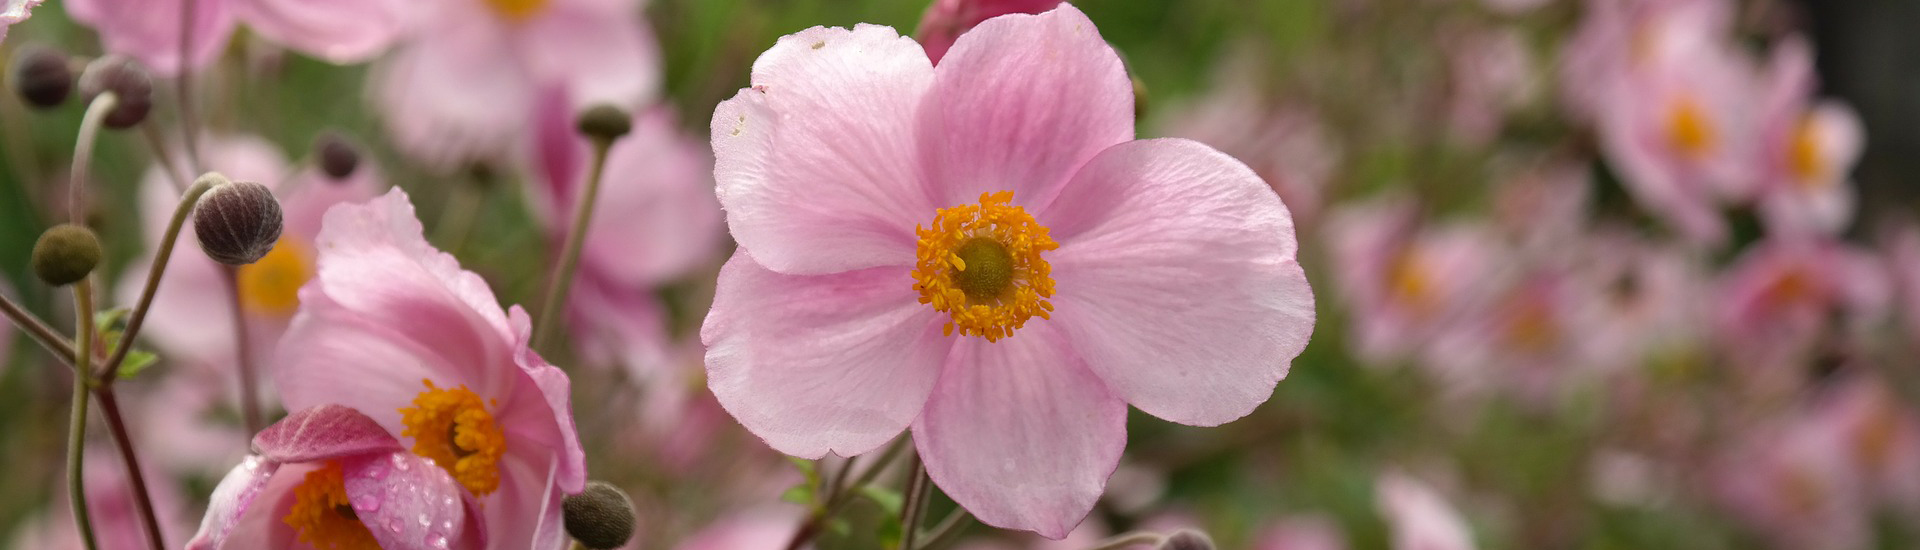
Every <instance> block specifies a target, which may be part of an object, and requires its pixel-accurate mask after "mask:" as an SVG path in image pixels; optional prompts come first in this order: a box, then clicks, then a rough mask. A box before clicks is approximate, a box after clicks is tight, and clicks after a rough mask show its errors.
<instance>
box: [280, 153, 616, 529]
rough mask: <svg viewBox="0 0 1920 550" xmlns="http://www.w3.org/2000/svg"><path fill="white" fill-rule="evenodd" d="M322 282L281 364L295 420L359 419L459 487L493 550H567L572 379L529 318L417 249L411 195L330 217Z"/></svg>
mask: <svg viewBox="0 0 1920 550" xmlns="http://www.w3.org/2000/svg"><path fill="white" fill-rule="evenodd" d="M317 246H318V248H319V250H320V255H319V258H318V260H317V261H316V262H315V264H316V267H317V269H316V272H315V275H314V278H313V280H312V281H309V282H308V283H307V286H306V287H305V288H302V289H301V290H300V303H301V305H300V308H301V309H300V313H299V314H297V315H295V317H294V319H293V323H292V325H291V327H290V328H288V329H287V334H286V336H285V337H284V338H282V339H281V343H280V349H279V352H278V354H277V355H276V359H275V361H274V363H273V366H274V370H273V380H274V385H275V386H277V387H278V388H279V389H280V395H281V399H282V400H283V401H284V402H285V403H286V405H287V407H288V408H289V409H296V410H297V409H302V408H306V407H313V406H317V405H321V404H327V403H338V404H341V405H346V406H349V407H352V408H354V409H357V410H360V411H362V412H364V413H366V414H367V416H369V417H372V418H373V420H374V421H376V422H378V423H379V424H380V426H382V427H384V428H386V430H387V431H388V432H389V433H390V434H392V435H394V436H395V437H396V438H398V439H400V440H402V441H410V442H411V445H409V446H408V448H410V449H412V450H413V452H414V453H416V454H419V455H421V456H424V457H427V458H429V459H432V461H433V462H434V463H436V464H438V465H439V466H440V468H442V469H445V470H447V471H448V472H450V473H452V474H453V479H454V480H455V481H456V482H458V483H459V484H460V485H461V486H462V487H464V488H466V490H467V491H469V492H471V493H472V494H473V495H475V496H476V497H478V500H479V502H480V506H481V507H482V509H484V510H485V511H486V518H487V526H488V540H489V541H490V543H491V544H492V547H493V548H501V549H508V548H511V549H514V550H524V549H527V548H535V549H540V550H548V549H557V548H563V547H564V546H565V545H566V534H565V533H564V532H563V530H562V529H561V528H560V501H561V499H562V498H563V497H564V496H565V495H567V494H572V493H577V492H579V491H580V490H581V488H582V487H583V486H584V485H585V484H586V464H585V457H584V455H583V454H582V451H581V449H580V441H579V437H578V436H577V435H576V433H575V430H574V425H573V413H572V408H571V407H572V406H571V403H570V401H569V395H568V387H569V383H568V380H567V376H566V374H565V373H562V372H561V371H560V369H558V368H555V367H554V366H553V365H551V364H548V363H547V362H546V360H544V359H541V358H540V356H539V355H537V354H535V353H534V352H533V350H531V349H530V348H528V345H527V339H528V338H529V336H530V335H529V333H530V331H531V325H530V323H529V321H528V318H527V315H526V312H525V311H522V310H521V309H520V308H519V306H515V307H514V308H513V309H512V310H510V311H503V310H502V309H501V308H500V305H499V302H498V301H496V299H495V298H494V296H493V291H492V290H491V289H489V288H488V287H487V284H486V282H485V281H483V280H481V279H480V277H479V276H478V275H475V274H473V273H471V272H468V271H465V270H462V269H461V268H460V265H459V263H458V262H457V261H455V260H454V258H453V256H451V255H448V254H446V253H444V252H441V251H439V250H435V249H434V248H433V246H432V245H429V244H427V241H426V239H425V238H424V237H422V235H421V227H420V221H419V220H418V219H416V218H415V217H414V212H413V205H412V204H411V203H410V202H408V199H407V195H406V193H405V192H402V191H400V190H399V189H394V190H392V191H389V192H388V193H387V194H386V195H385V196H383V197H380V198H377V199H374V200H372V201H371V202H368V203H366V204H346V205H340V206H337V207H335V208H334V209H333V210H330V211H328V212H327V216H326V220H325V221H324V222H323V224H322V228H321V230H320V238H319V240H318V245H317Z"/></svg>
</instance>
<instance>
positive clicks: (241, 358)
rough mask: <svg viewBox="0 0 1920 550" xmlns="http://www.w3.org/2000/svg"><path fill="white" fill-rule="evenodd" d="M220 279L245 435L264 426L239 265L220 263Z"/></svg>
mask: <svg viewBox="0 0 1920 550" xmlns="http://www.w3.org/2000/svg"><path fill="white" fill-rule="evenodd" d="M221 267H223V268H224V269H221V270H220V275H221V280H222V281H223V282H225V283H226V285H227V294H228V295H230V296H231V297H232V298H233V300H231V302H232V304H233V354H234V366H235V368H238V369H239V370H240V376H239V378H240V418H241V421H242V423H243V424H245V425H246V427H247V432H246V433H247V434H248V435H247V437H248V438H251V437H253V435H252V434H256V433H260V429H261V428H265V427H266V426H265V425H264V424H263V420H262V417H261V413H260V395H259V391H258V390H257V389H256V387H255V384H254V380H253V377H254V369H253V355H252V351H253V350H252V348H253V346H252V345H250V344H249V343H248V335H247V332H248V331H247V312H246V309H245V308H244V307H243V306H241V303H240V301H241V296H240V268H239V267H235V266H221Z"/></svg>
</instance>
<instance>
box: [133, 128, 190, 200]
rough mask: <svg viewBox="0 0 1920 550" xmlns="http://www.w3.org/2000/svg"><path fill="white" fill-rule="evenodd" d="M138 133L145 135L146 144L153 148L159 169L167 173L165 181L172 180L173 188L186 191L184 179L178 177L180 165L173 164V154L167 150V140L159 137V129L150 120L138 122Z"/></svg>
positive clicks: (182, 191)
mask: <svg viewBox="0 0 1920 550" xmlns="http://www.w3.org/2000/svg"><path fill="white" fill-rule="evenodd" d="M140 134H141V135H144V136H146V138H147V146H148V147H151V148H152V149H153V158H154V160H156V161H158V162H159V163H160V169H161V171H164V172H166V173H167V181H170V182H173V190H174V191H178V192H181V193H185V192H187V185H188V184H187V182H186V180H183V179H180V174H182V172H181V171H180V167H178V166H175V165H174V164H173V154H172V153H171V152H169V151H167V142H166V140H165V139H161V137H160V129H159V127H157V126H154V124H153V123H152V122H142V123H140Z"/></svg>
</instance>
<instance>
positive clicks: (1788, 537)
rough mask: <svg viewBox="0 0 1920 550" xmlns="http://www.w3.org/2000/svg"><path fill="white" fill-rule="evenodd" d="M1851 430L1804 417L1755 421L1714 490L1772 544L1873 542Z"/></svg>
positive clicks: (1817, 548) (1725, 461)
mask: <svg viewBox="0 0 1920 550" xmlns="http://www.w3.org/2000/svg"><path fill="white" fill-rule="evenodd" d="M1844 437H1845V436H1844V435H1843V434H1842V433H1841V432H1838V431H1836V430H1834V426H1832V425H1831V423H1827V422H1819V421H1816V420H1812V419H1809V418H1807V417H1804V416H1790V417H1786V418H1781V419H1775V420H1774V421H1773V423H1771V424H1765V425H1761V426H1757V427H1755V428H1753V429H1752V430H1751V433H1748V434H1746V435H1745V436H1744V437H1743V438H1742V440H1741V441H1738V442H1736V444H1735V445H1732V446H1731V447H1730V448H1729V449H1727V450H1726V452H1725V456H1723V457H1721V458H1720V459H1719V461H1718V462H1717V466H1716V467H1715V468H1714V470H1713V472H1715V475H1714V476H1713V484H1712V485H1711V486H1710V487H1711V488H1712V489H1713V491H1714V492H1713V493H1712V496H1714V497H1716V500H1717V501H1718V502H1719V503H1720V504H1721V505H1722V506H1724V507H1726V509H1727V511H1728V512H1730V513H1731V515H1732V516H1733V517H1734V518H1735V519H1736V520H1739V521H1740V522H1741V523H1743V524H1745V525H1746V526H1747V527H1748V528H1750V529H1752V530H1753V531H1755V532H1759V533H1763V534H1765V535H1766V536H1767V538H1768V539H1769V540H1771V541H1772V543H1773V544H1771V545H1770V546H1772V547H1774V548H1782V549H1786V548H1794V549H1808V550H1842V549H1851V548H1868V547H1871V543H1872V541H1873V530H1872V526H1871V525H1869V523H1868V518H1870V517H1872V516H1871V514H1870V502H1869V500H1870V499H1869V498H1868V496H1867V494H1866V488H1865V487H1862V486H1861V481H1862V480H1861V479H1860V478H1859V476H1857V475H1855V472H1854V468H1855V465H1854V464H1853V463H1852V461H1851V460H1849V456H1848V455H1849V452H1848V450H1849V449H1848V447H1849V446H1848V445H1847V444H1846V443H1845V442H1844V440H1843V439H1842V438H1844Z"/></svg>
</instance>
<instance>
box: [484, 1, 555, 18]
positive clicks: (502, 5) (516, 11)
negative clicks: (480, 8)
mask: <svg viewBox="0 0 1920 550" xmlns="http://www.w3.org/2000/svg"><path fill="white" fill-rule="evenodd" d="M549 1H550V0H486V2H487V7H489V8H493V12H494V13H497V14H500V17H501V18H503V19H506V20H508V21H513V22H516V23H517V22H520V21H526V20H528V19H531V18H533V16H534V15H537V14H539V13H540V11H541V10H542V9H544V8H546V7H547V2H549Z"/></svg>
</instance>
